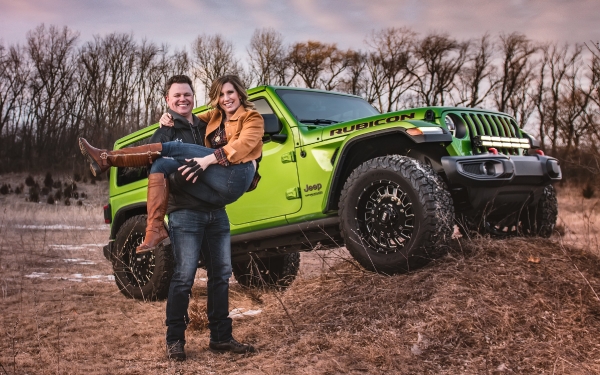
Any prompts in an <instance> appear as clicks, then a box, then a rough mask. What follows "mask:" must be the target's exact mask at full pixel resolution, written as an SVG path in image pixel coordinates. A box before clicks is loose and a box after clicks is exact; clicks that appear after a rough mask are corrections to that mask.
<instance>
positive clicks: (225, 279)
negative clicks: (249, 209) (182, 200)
mask: <svg viewBox="0 0 600 375" xmlns="http://www.w3.org/2000/svg"><path fill="white" fill-rule="evenodd" d="M169 235H170V237H171V244H172V247H173V257H174V261H175V270H174V273H173V278H172V279H171V285H170V287H169V296H168V299H167V320H166V324H167V344H173V343H175V342H177V341H180V342H182V343H184V344H185V329H186V327H187V324H188V323H189V320H190V319H189V316H188V305H189V302H190V294H191V291H192V285H194V277H195V275H196V269H197V268H198V260H199V258H200V257H201V256H202V258H203V259H204V261H205V264H206V270H207V273H208V285H207V293H208V296H207V306H206V313H207V316H208V328H209V329H210V340H211V341H216V342H222V341H228V340H231V339H232V335H231V318H229V317H228V316H229V278H230V277H231V243H230V235H229V218H228V217H227V213H226V212H225V209H224V208H220V209H217V210H213V211H208V212H202V211H194V210H179V211H174V212H172V213H171V214H170V215H169Z"/></svg>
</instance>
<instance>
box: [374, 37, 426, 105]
mask: <svg viewBox="0 0 600 375" xmlns="http://www.w3.org/2000/svg"><path fill="white" fill-rule="evenodd" d="M415 38H416V34H415V33H414V32H413V31H412V30H410V29H408V28H388V29H383V30H381V31H378V32H373V33H371V35H369V37H368V38H367V40H366V43H367V45H368V46H369V47H370V48H371V49H372V51H371V52H370V53H369V56H368V58H367V63H366V69H367V71H368V74H369V83H370V86H369V87H367V90H366V99H367V100H368V101H369V102H370V103H372V104H375V105H376V106H377V107H379V110H381V111H382V112H389V111H392V110H394V109H397V108H399V106H400V104H401V103H400V100H401V98H402V96H403V95H404V94H406V93H407V92H408V91H409V90H410V89H412V87H413V84H414V75H413V74H412V72H413V71H415V70H416V69H417V64H418V62H417V60H416V59H415V58H414V56H413V49H414V48H413V47H414V43H415Z"/></svg>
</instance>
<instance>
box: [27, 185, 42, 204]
mask: <svg viewBox="0 0 600 375" xmlns="http://www.w3.org/2000/svg"><path fill="white" fill-rule="evenodd" d="M29 201H30V202H39V201H40V193H39V190H38V189H37V188H36V187H35V186H32V187H30V188H29Z"/></svg>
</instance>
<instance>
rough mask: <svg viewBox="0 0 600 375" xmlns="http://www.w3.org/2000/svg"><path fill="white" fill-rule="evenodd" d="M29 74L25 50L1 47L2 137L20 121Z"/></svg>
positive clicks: (0, 110)
mask: <svg viewBox="0 0 600 375" xmlns="http://www.w3.org/2000/svg"><path fill="white" fill-rule="evenodd" d="M29 74H30V72H29V67H28V65H27V61H26V56H25V53H24V50H23V48H22V47H21V46H18V45H17V46H11V47H9V48H8V50H7V49H6V48H5V47H4V46H3V45H0V135H1V134H2V132H3V130H4V129H5V126H7V125H8V124H9V123H13V124H14V123H17V122H18V121H19V118H20V112H19V110H20V109H21V108H22V106H23V105H24V102H23V99H24V97H25V95H26V93H25V92H24V90H25V89H26V87H27V83H28V79H29Z"/></svg>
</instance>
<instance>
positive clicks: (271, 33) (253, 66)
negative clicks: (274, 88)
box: [246, 28, 293, 85]
mask: <svg viewBox="0 0 600 375" xmlns="http://www.w3.org/2000/svg"><path fill="white" fill-rule="evenodd" d="M246 51H247V52H248V57H249V61H248V64H249V66H250V73H251V74H252V75H253V79H252V81H253V83H256V84H257V85H273V84H279V85H287V84H289V82H288V79H287V76H289V74H288V68H287V64H286V59H285V47H284V45H283V37H282V36H281V33H279V32H277V31H275V30H274V29H271V28H268V29H257V30H255V31H254V34H252V39H250V47H249V48H248V49H247V50H246ZM292 78H293V77H292Z"/></svg>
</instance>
